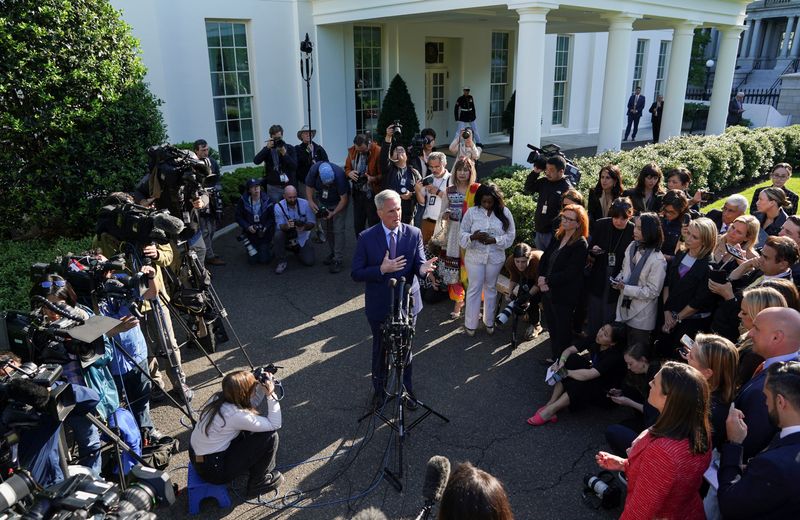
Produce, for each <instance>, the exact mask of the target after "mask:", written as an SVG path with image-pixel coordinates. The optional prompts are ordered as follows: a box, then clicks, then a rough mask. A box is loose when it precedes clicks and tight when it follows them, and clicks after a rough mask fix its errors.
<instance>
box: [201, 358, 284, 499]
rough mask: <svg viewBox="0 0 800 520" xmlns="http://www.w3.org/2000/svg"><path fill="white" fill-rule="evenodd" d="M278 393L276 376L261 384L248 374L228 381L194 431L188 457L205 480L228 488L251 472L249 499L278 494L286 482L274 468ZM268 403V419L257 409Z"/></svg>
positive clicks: (234, 374) (235, 374) (239, 373)
mask: <svg viewBox="0 0 800 520" xmlns="http://www.w3.org/2000/svg"><path fill="white" fill-rule="evenodd" d="M274 391H275V382H274V381H273V379H272V376H271V374H269V375H268V376H267V378H266V379H265V380H263V381H262V382H259V381H258V380H257V379H256V377H255V376H254V375H253V374H252V373H251V372H248V371H245V370H237V371H235V372H231V373H230V374H228V375H226V376H225V378H224V379H223V380H222V391H221V392H218V393H217V394H216V395H215V396H214V397H213V398H212V399H211V400H210V401H209V402H208V403H207V404H206V406H205V407H204V408H203V411H202V412H201V414H200V421H199V422H198V423H197V426H195V428H194V430H193V431H192V436H191V441H190V448H189V456H190V458H191V461H192V463H193V464H194V467H195V470H196V471H197V474H198V475H200V477H201V478H202V479H203V480H205V481H207V482H210V483H212V484H226V483H228V482H230V481H232V480H233V479H234V478H235V477H236V476H237V475H239V474H241V473H243V472H245V471H247V472H249V474H250V477H249V479H248V480H247V494H248V495H249V496H255V495H260V494H262V493H266V492H269V491H273V490H275V489H278V487H279V486H280V484H281V482H283V475H281V473H280V472H279V471H276V470H275V469H274V468H275V458H276V454H277V452H278V432H277V430H278V429H279V428H280V427H281V405H280V404H279V403H278V401H277V400H276V399H275V394H274ZM265 398H266V399H267V406H268V410H269V411H268V415H267V417H264V416H261V415H258V413H257V412H256V410H255V408H256V407H257V406H258V405H259V404H260V403H261V402H262V401H263V400H264V399H265Z"/></svg>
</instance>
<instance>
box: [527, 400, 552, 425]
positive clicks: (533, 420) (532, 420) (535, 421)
mask: <svg viewBox="0 0 800 520" xmlns="http://www.w3.org/2000/svg"><path fill="white" fill-rule="evenodd" d="M546 407H547V405H545V406H542V407H541V408H539V409H538V410H536V413H535V414H533V416H532V417H528V421H527V422H528V424H530V425H531V426H542V425H543V424H546V423H549V422H550V423H554V424H555V423H557V422H558V416H557V415H555V414H554V415H553V416H552V417H550V418H549V419H544V418H543V417H542V415H541V411H542V410H544V409H545V408H546Z"/></svg>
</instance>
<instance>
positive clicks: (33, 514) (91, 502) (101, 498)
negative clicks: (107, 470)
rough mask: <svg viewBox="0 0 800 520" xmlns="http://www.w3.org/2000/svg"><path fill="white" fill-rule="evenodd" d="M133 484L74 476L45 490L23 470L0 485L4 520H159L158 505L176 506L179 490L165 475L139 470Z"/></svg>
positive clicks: (135, 470)
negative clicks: (176, 493)
mask: <svg viewBox="0 0 800 520" xmlns="http://www.w3.org/2000/svg"><path fill="white" fill-rule="evenodd" d="M130 477H131V479H132V482H131V483H130V484H129V485H128V487H127V488H126V489H125V490H124V491H122V490H121V489H120V487H119V486H118V485H117V484H113V483H111V482H106V481H104V480H101V479H97V478H95V477H93V476H92V475H86V474H79V475H73V476H71V477H69V478H67V479H66V480H64V481H62V482H60V483H58V484H55V485H53V486H50V487H48V488H46V489H42V488H41V487H40V486H39V485H38V484H37V482H36V481H35V480H34V478H33V477H32V476H31V474H30V473H28V472H27V471H25V470H21V471H19V472H17V473H16V474H14V475H13V476H12V477H10V478H9V479H7V480H6V481H5V482H4V483H3V484H0V518H2V519H6V518H8V519H11V518H51V519H66V518H94V519H98V520H100V519H120V520H121V519H147V520H150V519H155V518H157V516H156V515H155V514H154V513H153V512H152V511H153V509H154V508H155V506H156V505H158V504H167V505H172V504H174V503H175V488H174V485H173V484H172V482H171V479H170V476H169V474H168V473H166V472H164V471H159V470H156V469H153V468H148V467H146V466H143V465H141V464H140V465H137V466H135V467H134V468H133V469H132V470H131V473H130Z"/></svg>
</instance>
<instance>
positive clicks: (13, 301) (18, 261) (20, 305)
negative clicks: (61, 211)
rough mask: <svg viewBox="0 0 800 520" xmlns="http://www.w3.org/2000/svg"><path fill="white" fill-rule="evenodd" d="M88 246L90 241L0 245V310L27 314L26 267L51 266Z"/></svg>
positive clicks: (26, 242) (29, 242) (12, 241)
mask: <svg viewBox="0 0 800 520" xmlns="http://www.w3.org/2000/svg"><path fill="white" fill-rule="evenodd" d="M91 245H92V239H91V237H85V238H79V239H67V238H61V239H58V240H55V241H45V240H25V241H23V240H3V241H0V279H2V280H4V283H2V284H0V310H6V309H19V310H27V309H28V307H29V304H28V291H29V290H30V287H31V285H30V282H29V281H28V280H29V279H30V278H29V277H30V267H31V265H32V264H35V263H36V262H52V261H53V260H55V258H56V257H57V256H59V255H64V254H67V253H81V252H83V251H86V250H88V249H89V248H90V247H91Z"/></svg>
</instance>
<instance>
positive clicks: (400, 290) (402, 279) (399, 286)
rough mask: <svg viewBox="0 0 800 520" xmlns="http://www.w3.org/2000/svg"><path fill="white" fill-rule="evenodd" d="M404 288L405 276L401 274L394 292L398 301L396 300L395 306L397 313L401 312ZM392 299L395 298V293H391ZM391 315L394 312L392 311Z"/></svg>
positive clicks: (400, 313)
mask: <svg viewBox="0 0 800 520" xmlns="http://www.w3.org/2000/svg"><path fill="white" fill-rule="evenodd" d="M405 288H406V277H405V276H401V277H400V283H398V284H397V293H396V295H397V296H399V297H398V302H397V307H398V308H397V313H398V314H399V315H402V314H403V293H404V291H405ZM394 299H395V294H392V300H394ZM392 315H394V313H392ZM398 317H399V316H398Z"/></svg>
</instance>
